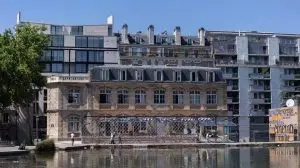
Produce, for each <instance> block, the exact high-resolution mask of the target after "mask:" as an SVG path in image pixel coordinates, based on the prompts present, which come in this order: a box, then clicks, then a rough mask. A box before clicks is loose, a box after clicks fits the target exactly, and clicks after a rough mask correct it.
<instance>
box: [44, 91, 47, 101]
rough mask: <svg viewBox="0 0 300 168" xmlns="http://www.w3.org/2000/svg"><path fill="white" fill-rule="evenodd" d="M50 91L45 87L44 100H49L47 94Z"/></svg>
mask: <svg viewBox="0 0 300 168" xmlns="http://www.w3.org/2000/svg"><path fill="white" fill-rule="evenodd" d="M47 93H48V92H47V89H44V101H47V95H48V94H47Z"/></svg>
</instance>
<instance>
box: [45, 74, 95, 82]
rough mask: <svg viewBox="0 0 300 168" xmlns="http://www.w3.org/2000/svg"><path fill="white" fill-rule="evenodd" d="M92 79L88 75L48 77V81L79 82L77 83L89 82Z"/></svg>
mask: <svg viewBox="0 0 300 168" xmlns="http://www.w3.org/2000/svg"><path fill="white" fill-rule="evenodd" d="M89 81H90V79H89V77H88V76H51V77H48V79H47V82H48V83H56V82H77V83H87V82H89Z"/></svg>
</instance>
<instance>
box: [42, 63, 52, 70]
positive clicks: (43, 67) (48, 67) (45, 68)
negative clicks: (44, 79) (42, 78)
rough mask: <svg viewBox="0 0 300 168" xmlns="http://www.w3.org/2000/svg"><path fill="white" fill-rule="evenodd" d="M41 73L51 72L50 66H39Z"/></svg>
mask: <svg viewBox="0 0 300 168" xmlns="http://www.w3.org/2000/svg"><path fill="white" fill-rule="evenodd" d="M41 67H42V69H43V72H50V71H51V64H41Z"/></svg>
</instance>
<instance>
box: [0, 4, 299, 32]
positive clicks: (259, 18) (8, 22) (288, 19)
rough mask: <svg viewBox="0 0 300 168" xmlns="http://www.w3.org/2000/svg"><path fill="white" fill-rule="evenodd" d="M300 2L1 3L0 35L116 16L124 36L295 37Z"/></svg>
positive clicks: (116, 21)
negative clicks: (24, 26) (217, 33)
mask: <svg viewBox="0 0 300 168" xmlns="http://www.w3.org/2000/svg"><path fill="white" fill-rule="evenodd" d="M299 6H300V0H285V1H284V0H206V1H204V0H0V32H3V30H4V29H6V28H11V27H13V26H14V25H15V23H16V14H17V11H21V12H22V19H23V20H26V21H37V22H40V21H42V22H45V23H55V24H102V23H105V22H106V18H107V17H108V16H109V15H113V16H114V17H115V28H114V29H115V31H118V30H120V29H121V26H122V24H123V23H127V24H128V26H129V32H136V31H139V30H141V31H145V30H146V29H147V27H148V25H149V24H154V25H155V32H156V33H160V32H162V31H164V30H167V31H168V32H172V31H173V29H174V27H175V26H177V25H179V26H181V29H182V31H183V33H184V34H196V32H197V29H198V28H199V27H204V28H205V29H208V30H233V31H238V30H246V31H252V30H256V31H264V32H279V33H300V22H299V16H300V8H299Z"/></svg>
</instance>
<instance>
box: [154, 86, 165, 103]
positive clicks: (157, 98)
mask: <svg viewBox="0 0 300 168" xmlns="http://www.w3.org/2000/svg"><path fill="white" fill-rule="evenodd" d="M154 104H165V90H164V89H157V90H155V91H154Z"/></svg>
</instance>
